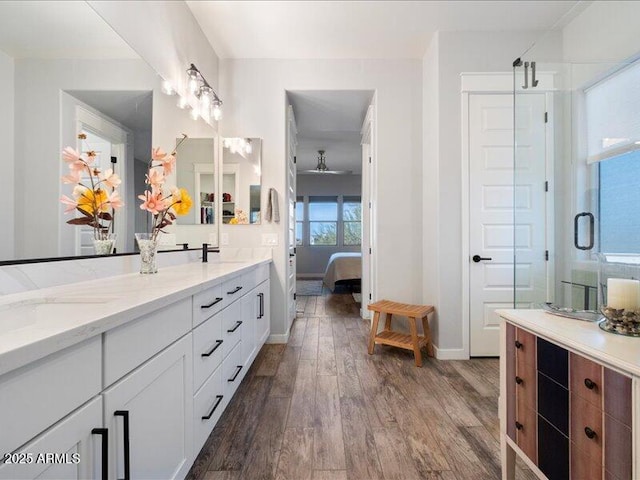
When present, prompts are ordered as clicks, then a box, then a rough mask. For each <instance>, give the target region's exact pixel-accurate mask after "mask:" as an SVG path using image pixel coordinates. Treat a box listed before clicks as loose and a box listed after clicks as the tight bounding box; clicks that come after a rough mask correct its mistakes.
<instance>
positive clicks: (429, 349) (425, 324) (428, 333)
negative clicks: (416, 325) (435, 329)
mask: <svg viewBox="0 0 640 480" xmlns="http://www.w3.org/2000/svg"><path fill="white" fill-rule="evenodd" d="M422 330H423V331H424V339H425V342H426V343H427V355H429V356H430V357H433V356H434V353H433V343H432V342H431V329H430V328H429V317H422Z"/></svg>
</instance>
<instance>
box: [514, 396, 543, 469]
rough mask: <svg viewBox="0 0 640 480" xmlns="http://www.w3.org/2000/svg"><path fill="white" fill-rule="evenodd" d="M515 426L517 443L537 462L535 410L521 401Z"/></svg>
mask: <svg viewBox="0 0 640 480" xmlns="http://www.w3.org/2000/svg"><path fill="white" fill-rule="evenodd" d="M515 427H516V444H517V445H518V447H520V449H521V450H522V451H523V452H524V454H525V455H526V456H527V457H529V459H531V461H532V462H533V463H537V460H538V459H537V449H536V445H537V440H536V437H537V435H536V412H535V410H533V409H531V408H529V407H527V406H526V405H524V404H523V403H519V404H518V412H517V420H516V424H515Z"/></svg>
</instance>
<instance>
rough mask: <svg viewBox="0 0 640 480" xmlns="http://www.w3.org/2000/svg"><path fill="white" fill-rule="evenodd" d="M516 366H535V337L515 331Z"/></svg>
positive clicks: (521, 331)
mask: <svg viewBox="0 0 640 480" xmlns="http://www.w3.org/2000/svg"><path fill="white" fill-rule="evenodd" d="M515 347H516V364H517V368H518V369H520V368H522V366H523V365H525V364H528V365H534V366H535V365H536V336H535V335H533V334H532V333H529V332H525V331H524V330H520V329H519V328H518V329H516V341H515Z"/></svg>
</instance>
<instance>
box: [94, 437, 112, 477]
mask: <svg viewBox="0 0 640 480" xmlns="http://www.w3.org/2000/svg"><path fill="white" fill-rule="evenodd" d="M91 435H100V436H101V437H102V448H101V451H102V460H101V462H102V465H101V467H100V468H101V474H100V476H101V478H102V480H109V429H108V428H94V429H93V430H91Z"/></svg>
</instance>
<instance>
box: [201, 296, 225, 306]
mask: <svg viewBox="0 0 640 480" xmlns="http://www.w3.org/2000/svg"><path fill="white" fill-rule="evenodd" d="M222 300H223V299H222V298H220V297H216V299H215V300H214V301H213V302H211V303H210V304H209V305H200V308H211V307H213V306H214V305H215V304H216V303H220V302H221V301H222Z"/></svg>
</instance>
